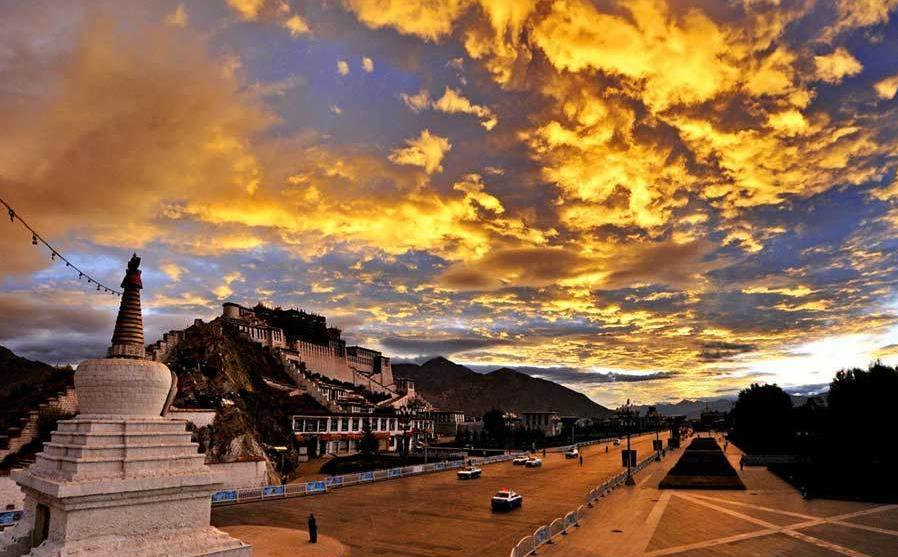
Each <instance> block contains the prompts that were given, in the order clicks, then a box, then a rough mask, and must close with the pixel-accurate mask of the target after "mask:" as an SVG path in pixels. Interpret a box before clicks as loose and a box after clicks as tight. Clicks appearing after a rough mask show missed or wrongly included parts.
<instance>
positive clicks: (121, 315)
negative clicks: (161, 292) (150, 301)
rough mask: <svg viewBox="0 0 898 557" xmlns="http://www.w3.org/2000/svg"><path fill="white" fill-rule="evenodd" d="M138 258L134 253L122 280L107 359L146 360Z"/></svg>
mask: <svg viewBox="0 0 898 557" xmlns="http://www.w3.org/2000/svg"><path fill="white" fill-rule="evenodd" d="M139 266H140V258H139V257H137V254H136V253H135V254H134V255H133V256H131V260H130V261H128V269H127V270H126V271H125V278H123V279H122V284H121V286H122V303H121V305H120V306H119V309H118V317H117V318H116V319H115V332H113V333H112V346H110V347H109V350H108V351H107V352H106V357H107V358H146V348H145V347H144V342H143V315H142V314H141V311H140V290H141V289H142V288H143V283H142V282H141V280H140V269H138V267H139Z"/></svg>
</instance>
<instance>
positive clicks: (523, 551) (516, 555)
mask: <svg viewBox="0 0 898 557" xmlns="http://www.w3.org/2000/svg"><path fill="white" fill-rule="evenodd" d="M595 442H600V441H595ZM581 446H582V445H581ZM657 459H658V453H655V454H653V455H651V456H649V457H648V458H645V459H643V460H642V462H640V463H639V464H637V465H636V466H634V467H633V468H632V469H631V470H630V473H631V474H636V473H637V472H639V471H641V470H642V469H643V468H645V467H646V466H648V465H649V464H651V463H652V462H654V461H655V460H657ZM625 481H627V473H626V472H622V473H620V474H617V475H616V476H614V477H612V478H610V479H608V480H607V481H606V482H605V483H603V484H602V485H600V486H597V487H595V488H593V489H590V490H589V491H588V492H586V502H585V504H584V505H580V506H579V507H577V510H574V511H571V512H569V513H567V514H565V515H564V516H562V517H558V518H556V519H555V520H553V521H552V522H550V523H549V524H548V525H546V526H540V527H539V528H537V529H536V530H535V531H534V532H533V535H530V536H527V537H526V538H523V539H522V540H521V541H519V542H518V543H517V545H515V546H514V547H513V548H512V550H511V554H510V555H509V557H525V556H526V555H530V554H533V553H535V552H536V550H537V549H538V548H539V547H540V546H541V545H543V544H547V543H554V542H555V540H556V539H558V537H559V536H563V535H566V534H567V533H568V532H569V531H570V530H571V529H572V528H576V527H578V526H580V520H581V519H582V518H583V516H584V514H585V511H586V508H587V507H589V508H592V507H593V506H594V503H595V502H596V501H597V500H598V499H599V498H601V497H604V496H606V495H607V494H608V493H610V492H611V491H612V490H613V489H614V488H616V487H618V486H621V485H623V484H624V482H625Z"/></svg>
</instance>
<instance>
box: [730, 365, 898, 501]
mask: <svg viewBox="0 0 898 557" xmlns="http://www.w3.org/2000/svg"><path fill="white" fill-rule="evenodd" d="M896 398H898V369H896V368H894V367H890V366H886V365H883V364H882V363H880V362H878V361H877V362H874V363H873V364H871V365H870V367H868V368H867V369H859V368H854V369H847V370H843V371H840V372H838V373H836V375H835V377H834V378H833V380H832V382H831V383H830V386H829V392H828V393H827V394H826V395H825V402H824V398H822V397H821V398H819V399H818V398H810V399H808V401H807V402H806V403H805V404H803V405H801V406H796V407H793V404H792V398H791V397H790V396H789V395H788V394H787V393H786V392H785V391H783V390H782V389H781V388H779V387H778V386H776V385H757V384H754V385H752V386H751V387H749V388H748V389H745V390H743V391H742V392H740V393H739V399H738V400H737V401H736V405H735V406H734V407H733V410H732V415H731V417H732V422H733V429H732V431H731V433H730V438H731V439H732V440H733V441H734V442H735V443H736V444H737V445H738V446H739V447H740V448H742V449H743V450H745V451H747V452H749V453H754V454H789V455H794V456H796V457H798V463H797V464H795V465H790V466H784V467H783V466H780V467H773V468H776V471H779V472H782V473H783V474H784V475H786V476H788V479H790V481H793V482H794V483H798V484H801V487H802V488H805V489H807V490H808V491H810V492H812V493H817V494H821V495H824V494H828V495H847V496H858V497H865V498H875V499H888V500H895V499H898V480H896V477H895V476H896V475H895V473H894V471H895V470H896V469H898V450H896V448H895V439H896V436H895V430H896V426H898V418H896V416H898V413H896V411H895V408H896V403H898V400H896Z"/></svg>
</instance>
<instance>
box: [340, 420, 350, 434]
mask: <svg viewBox="0 0 898 557" xmlns="http://www.w3.org/2000/svg"><path fill="white" fill-rule="evenodd" d="M340 431H349V418H343V419H341V420H340Z"/></svg>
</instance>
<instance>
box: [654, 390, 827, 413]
mask: <svg viewBox="0 0 898 557" xmlns="http://www.w3.org/2000/svg"><path fill="white" fill-rule="evenodd" d="M790 396H791V397H792V406H794V407H797V406H803V405H804V404H805V403H806V402H807V401H808V399H809V398H818V399H821V400H822V401H823V402H824V403H825V402H826V393H825V392H824V393H821V394H819V395H816V397H809V396H805V395H790ZM735 403H736V397H733V398H713V399H697V400H689V399H683V400H681V401H680V402H677V403H675V404H669V403H668V404H664V403H660V404H655V405H654V406H655V408H656V409H657V410H658V412H659V413H660V414H661V415H662V416H686V417H687V418H699V417H701V415H702V412H704V411H705V410H710V411H716V412H729V411H730V410H732V408H733V405H734V404H735ZM636 408H637V410H639V412H640V413H641V414H645V411H646V409H647V408H648V405H646V406H637V407H636Z"/></svg>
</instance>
